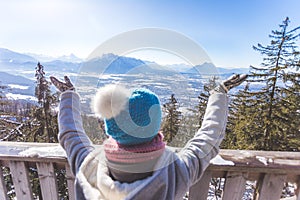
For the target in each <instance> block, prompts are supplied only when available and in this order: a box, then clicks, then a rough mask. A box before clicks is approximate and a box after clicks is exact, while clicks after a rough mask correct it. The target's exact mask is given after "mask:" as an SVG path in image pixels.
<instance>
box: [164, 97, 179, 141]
mask: <svg viewBox="0 0 300 200" xmlns="http://www.w3.org/2000/svg"><path fill="white" fill-rule="evenodd" d="M178 108H179V105H178V102H177V100H176V98H175V96H174V94H172V95H171V98H170V99H169V101H168V102H167V103H165V104H164V105H163V111H164V112H165V113H166V116H165V117H164V120H163V123H162V128H161V129H162V132H163V134H164V139H165V141H167V142H171V141H172V140H173V138H174V137H175V135H176V134H177V132H178V130H179V127H180V121H181V112H180V111H179V110H178Z"/></svg>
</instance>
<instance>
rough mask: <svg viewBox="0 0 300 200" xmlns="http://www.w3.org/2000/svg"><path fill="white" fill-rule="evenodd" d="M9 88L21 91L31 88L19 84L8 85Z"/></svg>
mask: <svg viewBox="0 0 300 200" xmlns="http://www.w3.org/2000/svg"><path fill="white" fill-rule="evenodd" d="M8 87H10V88H16V89H21V90H27V89H28V88H29V86H25V85H17V84H8Z"/></svg>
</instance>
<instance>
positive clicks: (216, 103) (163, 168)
mask: <svg viewBox="0 0 300 200" xmlns="http://www.w3.org/2000/svg"><path fill="white" fill-rule="evenodd" d="M227 110H228V97H227V95H226V94H223V93H218V92H212V94H211V96H210V97H209V101H208V104H207V109H206V112H205V116H204V120H203V122H202V127H201V128H200V129H199V130H198V131H197V132H196V134H195V136H194V137H193V138H192V139H191V140H190V141H189V142H188V143H187V144H186V145H185V147H184V148H183V149H182V150H181V151H180V152H179V153H174V152H173V151H170V150H168V148H167V149H166V151H165V153H164V154H163V155H162V156H161V157H160V159H159V160H158V162H157V164H156V166H155V170H154V172H153V173H152V175H151V176H149V177H147V178H145V179H142V180H137V181H134V182H132V183H121V182H119V181H114V180H113V179H112V178H111V177H110V176H109V169H108V167H107V162H106V160H105V155H104V152H103V149H102V148H101V147H100V148H98V147H97V148H95V147H94V146H93V144H92V143H91V141H90V140H89V138H88V137H87V136H86V134H85V132H84V130H83V126H82V119H81V116H80V97H79V95H78V94H77V93H75V92H72V91H67V92H64V93H62V95H61V103H60V111H59V118H58V120H59V141H60V144H61V146H62V147H63V148H64V149H65V151H66V153H67V157H68V161H69V163H70V166H71V169H72V171H73V173H74V174H75V176H76V181H75V183H76V187H75V192H76V199H88V200H90V199H91V200H99V199H109V200H115V199H142V200H146V199H168V200H169V199H182V197H183V196H184V195H185V193H186V192H187V191H188V190H189V188H190V187H191V186H192V185H193V184H195V183H196V182H197V181H198V180H199V179H200V178H201V176H202V174H203V172H204V170H205V169H206V168H207V166H208V165H209V161H210V160H211V159H212V158H214V157H215V156H216V155H217V154H218V151H219V145H220V143H221V141H222V139H223V138H224V134H225V127H226V122H227Z"/></svg>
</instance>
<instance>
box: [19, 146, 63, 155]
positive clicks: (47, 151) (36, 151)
mask: <svg viewBox="0 0 300 200" xmlns="http://www.w3.org/2000/svg"><path fill="white" fill-rule="evenodd" d="M19 155H21V156H24V157H48V156H54V155H55V156H57V155H59V156H64V157H66V152H65V151H64V150H63V148H62V147H60V146H56V147H32V148H29V149H26V150H24V151H21V152H20V153H19Z"/></svg>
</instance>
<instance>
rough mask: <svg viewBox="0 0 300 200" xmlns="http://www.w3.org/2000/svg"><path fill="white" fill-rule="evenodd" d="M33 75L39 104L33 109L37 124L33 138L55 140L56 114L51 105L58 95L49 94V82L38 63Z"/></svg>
mask: <svg viewBox="0 0 300 200" xmlns="http://www.w3.org/2000/svg"><path fill="white" fill-rule="evenodd" d="M35 77H36V80H37V81H36V83H37V85H36V88H35V96H36V98H37V100H38V104H39V105H40V106H39V107H36V108H35V109H34V110H33V116H34V120H35V121H36V123H38V124H39V128H38V129H37V130H36V131H35V135H34V140H35V141H37V140H38V139H37V138H38V136H40V137H41V140H42V141H43V142H57V134H58V124H57V114H56V113H55V112H53V107H54V106H56V105H57V102H58V95H57V93H56V94H51V90H50V85H51V83H50V82H49V81H47V80H46V78H45V72H44V66H43V65H41V64H40V63H38V64H37V66H36V73H35Z"/></svg>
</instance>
